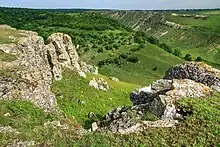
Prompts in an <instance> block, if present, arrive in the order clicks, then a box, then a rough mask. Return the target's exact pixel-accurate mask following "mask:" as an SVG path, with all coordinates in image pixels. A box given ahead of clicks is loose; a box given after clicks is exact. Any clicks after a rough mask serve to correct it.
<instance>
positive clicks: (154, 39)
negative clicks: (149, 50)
mask: <svg viewBox="0 0 220 147" xmlns="http://www.w3.org/2000/svg"><path fill="white" fill-rule="evenodd" d="M147 41H148V42H150V43H151V44H155V45H157V44H159V41H158V40H157V39H156V38H154V37H153V36H151V37H148V38H147Z"/></svg>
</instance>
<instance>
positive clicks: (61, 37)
mask: <svg viewBox="0 0 220 147" xmlns="http://www.w3.org/2000/svg"><path fill="white" fill-rule="evenodd" d="M24 33H25V32H24ZM47 42H48V44H45V43H44V39H43V38H42V37H40V36H38V34H37V33H36V32H30V31H28V32H27V33H26V35H25V36H24V37H21V38H19V40H18V42H17V43H14V44H6V45H1V46H0V50H2V51H4V52H6V53H9V54H14V55H16V56H17V60H16V61H12V62H1V61H0V62H1V65H2V66H1V70H7V71H10V72H11V75H13V76H5V77H0V99H24V100H28V101H31V102H32V103H34V104H35V105H36V106H39V107H41V108H43V109H44V110H45V111H52V110H58V109H57V102H56V98H55V95H54V94H53V93H52V92H51V91H50V87H51V85H52V82H53V81H54V80H61V79H62V69H63V68H69V69H71V70H74V71H76V72H79V73H84V72H91V73H97V72H98V69H97V68H96V67H93V66H91V65H87V64H86V63H84V62H82V61H80V59H79V56H78V54H77V52H76V48H75V46H74V45H73V44H72V40H71V37H70V36H69V35H66V34H63V33H55V34H52V35H51V36H50V37H49V38H48V40H47ZM9 65H10V66H9Z"/></svg>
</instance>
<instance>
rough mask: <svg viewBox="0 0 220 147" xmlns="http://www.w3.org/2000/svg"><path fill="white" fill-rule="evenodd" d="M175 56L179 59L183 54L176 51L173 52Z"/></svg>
mask: <svg viewBox="0 0 220 147" xmlns="http://www.w3.org/2000/svg"><path fill="white" fill-rule="evenodd" d="M173 55H175V56H177V57H181V55H182V53H181V51H180V50H179V49H175V50H174V52H173Z"/></svg>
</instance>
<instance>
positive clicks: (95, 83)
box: [89, 78, 109, 91]
mask: <svg viewBox="0 0 220 147" xmlns="http://www.w3.org/2000/svg"><path fill="white" fill-rule="evenodd" d="M89 86H91V87H94V88H95V89H98V90H103V91H107V90H109V86H108V83H107V82H106V81H105V80H104V79H103V78H93V79H92V80H91V81H90V82H89Z"/></svg>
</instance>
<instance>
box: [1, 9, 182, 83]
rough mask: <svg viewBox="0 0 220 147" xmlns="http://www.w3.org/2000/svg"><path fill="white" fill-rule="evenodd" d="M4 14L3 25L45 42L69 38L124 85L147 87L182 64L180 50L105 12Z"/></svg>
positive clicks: (81, 52)
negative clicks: (33, 34) (55, 35)
mask: <svg viewBox="0 0 220 147" xmlns="http://www.w3.org/2000/svg"><path fill="white" fill-rule="evenodd" d="M0 12H1V13H0V24H7V25H10V26H12V27H16V28H19V29H25V30H33V31H36V32H38V33H39V35H40V36H42V37H44V38H45V40H46V39H47V37H48V36H49V35H50V34H52V33H55V32H63V33H66V34H69V35H70V36H71V37H72V41H73V43H74V45H75V46H76V47H77V51H78V53H79V55H80V56H81V58H82V59H83V60H84V61H86V62H89V63H92V64H94V65H97V66H99V67H100V72H101V73H102V74H105V75H108V76H115V77H118V78H119V79H121V80H122V81H127V82H131V83H133V82H134V83H136V84H141V85H146V84H148V83H150V82H152V81H153V80H155V79H158V78H161V77H162V76H163V75H164V73H165V71H166V69H168V68H169V67H170V66H172V65H174V64H178V63H181V62H182V59H180V58H179V57H180V55H181V53H180V51H179V50H174V52H170V50H172V49H171V48H170V47H168V46H167V45H166V44H162V43H159V42H158V41H157V40H155V39H154V38H152V37H149V36H147V35H145V34H144V33H142V32H135V31H134V30H132V29H131V28H129V27H125V26H124V25H123V24H121V23H119V22H118V21H117V20H114V19H111V18H109V17H106V16H105V15H103V14H101V11H91V10H90V11H82V10H79V11H77V10H72V11H71V10H69V11H64V10H32V9H9V8H0ZM155 41H156V42H157V44H155ZM164 50H165V51H164ZM146 73H147V74H146ZM132 79H136V80H132Z"/></svg>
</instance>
